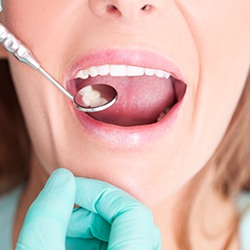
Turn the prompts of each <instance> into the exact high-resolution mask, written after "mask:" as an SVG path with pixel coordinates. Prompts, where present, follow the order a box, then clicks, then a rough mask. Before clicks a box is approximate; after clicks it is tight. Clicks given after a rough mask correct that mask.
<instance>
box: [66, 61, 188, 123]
mask: <svg viewBox="0 0 250 250" xmlns="http://www.w3.org/2000/svg"><path fill="white" fill-rule="evenodd" d="M98 83H105V84H109V85H111V86H112V87H114V88H115V89H116V90H117V92H118V100H117V102H116V104H114V105H113V106H112V107H111V108H109V109H107V110H104V111H100V112H96V113H89V114H88V115H89V116H91V117H92V118H94V119H96V120H98V121H101V122H104V123H109V124H114V125H119V126H138V125H147V124H153V123H157V122H160V121H161V120H162V119H163V118H164V117H165V116H166V115H167V114H168V113H169V112H170V111H171V109H172V108H173V107H174V106H175V105H176V104H177V103H178V102H179V101H180V100H181V99H182V98H183V97H184V95H185V93H186V84H185V83H183V82H182V81H181V80H179V79H177V78H175V77H174V76H173V75H171V73H169V72H166V71H163V70H159V69H153V68H143V67H138V66H130V65H116V64H105V65H99V66H92V67H90V68H87V69H81V70H78V72H77V73H76V76H75V77H74V79H73V80H71V81H68V82H67V89H68V90H69V91H70V92H71V93H72V94H73V95H75V94H76V93H77V92H78V91H79V90H80V89H81V88H83V87H85V86H87V85H93V84H98Z"/></svg>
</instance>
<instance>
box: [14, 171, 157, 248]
mask: <svg viewBox="0 0 250 250" xmlns="http://www.w3.org/2000/svg"><path fill="white" fill-rule="evenodd" d="M74 203H76V204H77V205H79V208H76V209H73V206H74ZM72 211H73V212H72ZM16 249H18V250H31V249H32V250H33V249H36V250H45V249H46V250H52V249H53V250H55V249H56V250H64V249H72V250H73V249H77V250H81V249H84V250H88V249H112V250H125V249H126V250H128V249H131V250H133V249H143V250H147V249H148V250H159V249H161V239H160V233H159V230H158V228H157V227H156V226H155V225H154V223H153V219H152V215H151V212H150V210H149V209H147V208H146V207H145V206H144V205H143V204H141V203H140V202H138V201H137V200H136V199H134V198H133V197H131V196H130V195H129V194H127V193H125V192H124V191H122V190H120V189H118V188H116V187H114V186H112V185H110V184H108V183H105V182H102V181H98V180H91V179H85V178H75V177H73V175H72V173H71V172H70V171H68V170H66V169H58V170H56V171H55V172H54V173H53V174H52V175H51V177H50V178H49V180H48V182H47V184H46V185H45V187H44V189H43V190H42V191H41V193H40V194H39V196H38V197H37V199H36V200H35V201H34V203H33V204H32V205H31V207H30V209H29V211H28V213H27V216H26V218H25V221H24V225H23V227H22V230H21V233H20V236H19V239H18V244H17V248H16Z"/></svg>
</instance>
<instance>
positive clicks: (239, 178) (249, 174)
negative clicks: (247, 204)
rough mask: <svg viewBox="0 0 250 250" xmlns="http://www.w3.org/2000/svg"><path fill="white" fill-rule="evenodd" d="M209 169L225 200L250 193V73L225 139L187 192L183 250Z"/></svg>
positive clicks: (181, 221)
mask: <svg viewBox="0 0 250 250" xmlns="http://www.w3.org/2000/svg"><path fill="white" fill-rule="evenodd" d="M210 167H215V168H216V176H215V179H214V182H213V188H214V189H215V190H216V191H217V192H218V194H219V195H221V197H223V198H224V199H230V198H232V196H235V195H237V194H239V193H240V192H242V191H248V192H250V70H249V73H248V77H247V80H246V84H245V87H244V90H243V92H242V95H241V98H240V100H239V102H238V105H237V108H236V110H235V112H234V115H233V117H232V119H231V122H230V124H229V126H228V129H227V131H226V133H225V136H224V138H223V139H222V141H221V143H220V145H219V146H218V148H217V150H216V152H215V153H214V155H213V156H212V158H211V159H210V161H209V162H208V163H207V164H206V166H205V168H204V169H203V171H201V173H199V174H198V175H197V176H195V177H194V179H193V181H192V183H191V185H190V188H189V189H188V190H187V195H188V197H189V199H187V200H188V201H187V203H186V204H184V206H183V207H182V210H181V213H180V216H179V224H178V226H177V233H176V236H177V237H176V238H177V242H178V245H179V247H180V249H182V250H191V249H192V247H191V243H190V235H189V231H188V222H189V214H190V211H191V209H192V204H193V203H194V199H195V195H196V192H197V190H198V189H197V186H198V185H199V183H200V182H201V181H202V178H203V175H204V174H205V173H206V169H208V168H210ZM239 220H240V215H238V214H236V215H235V218H234V221H232V230H231V232H230V233H229V237H228V240H227V242H226V243H225V245H224V247H223V250H226V249H228V247H229V246H230V244H231V242H232V239H233V237H234V236H235V235H236V234H237V232H238V223H239Z"/></svg>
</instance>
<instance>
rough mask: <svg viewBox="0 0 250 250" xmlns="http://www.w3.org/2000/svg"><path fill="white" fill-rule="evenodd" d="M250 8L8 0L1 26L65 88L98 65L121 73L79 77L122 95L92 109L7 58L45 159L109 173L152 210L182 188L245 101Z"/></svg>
mask: <svg viewBox="0 0 250 250" xmlns="http://www.w3.org/2000/svg"><path fill="white" fill-rule="evenodd" d="M249 13H250V2H249V1H248V0H238V1H234V0H228V1H224V0H208V1H197V0H178V1H177V0H176V1H167V0H154V1H151V0H150V1H144V0H127V1H122V0H121V1H120V0H105V1H103V0H88V1H84V0H81V1H80V0H74V1H72V0H53V1H51V0H43V1H41V0H32V1H29V0H22V1H14V0H8V1H3V22H4V23H5V24H6V26H7V27H8V29H9V30H10V31H11V32H12V33H14V34H15V35H17V37H18V38H19V39H21V40H22V41H23V42H24V43H25V44H26V45H27V46H28V47H29V48H30V49H31V51H32V52H33V54H34V55H35V56H36V58H37V59H38V60H39V62H40V63H41V64H42V65H43V68H44V69H46V70H47V71H48V72H49V73H50V74H51V75H52V76H53V77H54V78H55V79H57V80H58V81H59V82H60V83H61V84H62V86H64V87H66V88H68V90H70V91H72V92H74V88H75V87H76V86H75V85H74V84H73V85H72V84H67V83H66V82H67V80H69V79H73V78H76V77H77V76H78V77H79V76H80V77H84V74H85V73H84V72H86V71H82V70H86V69H90V71H91V72H92V71H93V72H94V73H95V70H96V69H97V70H98V71H99V73H101V72H104V71H105V70H106V73H103V74H107V73H109V72H111V74H112V75H113V76H112V77H111V76H110V75H105V76H98V77H89V78H88V80H81V81H83V84H85V85H86V84H94V83H99V82H105V83H109V84H111V85H114V86H115V87H116V88H117V90H118V92H119V99H118V103H117V105H115V106H114V107H112V108H111V109H110V110H108V111H107V112H102V113H99V114H95V115H91V117H90V116H89V115H87V114H85V113H80V112H79V111H76V109H75V108H74V105H73V104H72V102H71V101H69V100H68V99H67V98H66V97H65V96H64V95H63V94H61V93H60V92H59V91H58V90H57V89H56V88H55V87H54V86H52V84H51V83H50V82H48V81H47V80H46V79H45V78H44V77H43V76H42V75H41V74H39V73H38V72H36V71H35V70H33V69H30V68H28V67H27V66H26V65H24V64H20V63H19V62H18V61H16V60H15V59H12V57H10V58H9V60H10V64H11V68H12V73H13V78H14V82H15V85H16V89H17V92H18V96H19V98H20V102H21V105H22V108H23V111H24V115H25V118H26V122H27V125H28V129H29V131H30V135H31V139H32V142H33V146H34V150H35V152H36V155H37V157H38V159H39V161H40V163H41V166H42V167H43V168H45V169H46V171H47V172H48V173H50V172H51V171H52V170H54V169H56V168H58V167H65V168H68V169H70V170H71V171H73V172H74V173H75V174H76V175H79V176H84V177H90V178H97V179H101V180H104V181H108V182H110V183H112V184H114V185H117V186H119V187H121V188H122V189H124V190H126V191H128V192H130V193H131V194H132V195H134V196H135V197H137V198H138V199H140V200H141V201H143V202H144V203H146V204H147V205H149V206H152V205H153V204H155V203H157V202H160V201H161V200H162V199H164V198H165V197H166V196H167V195H169V194H170V193H172V192H174V191H175V190H176V189H177V188H178V187H180V186H181V185H183V184H184V183H185V182H187V181H188V180H190V178H191V177H193V176H194V175H195V174H196V173H197V172H198V171H199V170H200V169H201V168H202V167H204V165H205V164H206V162H207V161H208V160H209V158H210V157H211V155H212V154H213V152H214V151H215V149H216V147H217V146H218V143H219V142H220V140H221V139H222V137H223V135H224V133H225V130H226V128H227V126H228V124H229V121H230V118H231V116H232V114H233V112H234V109H235V107H236V105H237V101H238V99H239V97H240V94H241V92H242V89H243V87H244V82H245V79H246V76H247V73H248V70H249V64H250V26H249V23H250V15H249ZM103 65H111V66H110V67H108V68H107V66H103ZM115 65H120V66H119V67H118V66H115ZM93 66H103V67H99V68H96V67H93ZM125 66H136V67H134V68H133V67H125ZM142 68H147V70H143V69H142ZM108 69H110V71H109V70H108ZM152 69H156V70H161V71H158V73H157V74H159V75H160V74H163V73H162V71H164V72H168V73H170V74H171V75H172V77H170V78H169V79H166V77H165V78H164V77H163V78H161V77H158V76H148V75H150V74H153V73H155V71H154V70H152ZM124 70H127V71H126V72H125V71H124ZM145 72H146V74H145ZM94 73H93V74H94ZM143 73H144V75H143V76H140V74H143ZM91 74H92V73H91ZM119 74H121V75H122V76H116V75H119ZM127 74H128V75H129V76H127ZM131 74H132V75H135V76H131ZM164 74H165V75H166V76H167V74H166V73H164ZM114 75H115V76H114ZM183 95H184V96H183ZM172 106H173V107H172ZM166 109H167V110H168V109H170V111H169V112H168V113H167V114H166V115H165V116H164V117H163V118H162V119H161V120H160V121H159V122H156V120H157V119H158V117H160V116H163V113H162V112H163V111H164V110H166Z"/></svg>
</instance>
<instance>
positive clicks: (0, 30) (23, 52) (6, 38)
mask: <svg viewBox="0 0 250 250" xmlns="http://www.w3.org/2000/svg"><path fill="white" fill-rule="evenodd" d="M0 43H1V44H2V45H3V47H4V48H5V49H6V50H7V51H8V52H10V53H11V54H13V55H14V56H15V57H16V58H17V59H18V60H19V61H20V62H23V63H25V64H27V65H28V66H30V67H32V68H33V69H35V70H37V71H39V72H40V73H41V74H42V75H43V76H45V77H46V78H47V79H48V80H49V81H50V82H52V83H53V84H54V85H55V86H56V87H57V88H58V89H59V90H60V91H61V92H62V93H63V94H64V95H65V96H67V97H68V98H69V99H70V100H71V101H73V100H74V97H73V96H72V95H71V94H70V93H69V92H68V91H67V90H66V89H65V88H63V87H62V86H61V85H60V84H59V83H58V82H57V81H56V80H55V79H54V78H53V77H52V76H50V75H49V74H48V73H47V72H46V71H45V70H44V69H43V68H42V67H41V65H40V64H39V62H38V61H37V60H36V59H35V57H34V56H33V55H32V54H31V52H30V51H29V49H28V48H26V47H25V46H24V45H23V44H22V43H21V42H20V41H19V40H17V39H16V38H15V36H14V35H13V34H11V33H10V32H9V31H8V30H7V29H6V28H5V27H4V26H3V25H2V24H1V23H0Z"/></svg>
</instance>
